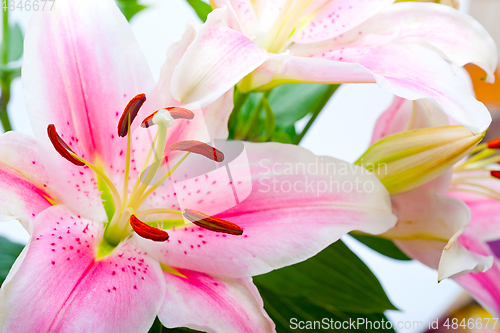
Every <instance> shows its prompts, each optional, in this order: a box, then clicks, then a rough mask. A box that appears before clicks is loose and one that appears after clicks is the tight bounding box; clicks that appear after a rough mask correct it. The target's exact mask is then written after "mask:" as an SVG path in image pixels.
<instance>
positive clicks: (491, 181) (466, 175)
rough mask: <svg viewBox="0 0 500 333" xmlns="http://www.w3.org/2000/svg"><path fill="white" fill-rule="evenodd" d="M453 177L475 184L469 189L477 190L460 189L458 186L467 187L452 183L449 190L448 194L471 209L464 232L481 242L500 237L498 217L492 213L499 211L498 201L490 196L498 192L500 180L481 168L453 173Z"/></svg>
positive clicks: (499, 203)
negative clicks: (469, 218) (469, 219)
mask: <svg viewBox="0 0 500 333" xmlns="http://www.w3.org/2000/svg"><path fill="white" fill-rule="evenodd" d="M454 178H455V179H457V180H460V178H462V179H467V181H468V183H469V184H471V185H476V186H474V187H470V189H472V190H476V191H478V192H475V193H473V192H467V191H460V188H464V189H465V190H467V189H469V188H468V187H466V186H459V187H456V186H455V185H453V184H452V186H451V189H450V192H449V195H450V196H453V197H454V198H457V199H459V200H462V201H463V202H465V203H466V204H467V206H468V207H469V208H470V210H471V216H472V218H471V222H470V224H469V225H468V226H467V230H466V234H467V235H469V236H471V237H473V238H474V239H477V240H478V241H482V242H487V241H492V240H497V239H500V228H498V219H497V216H496V214H495V213H494V212H498V211H500V201H498V200H497V199H495V198H493V197H491V196H490V195H491V194H492V193H495V192H496V193H499V192H500V180H499V179H497V178H493V177H490V172H489V171H481V170H471V171H461V172H460V173H457V174H455V175H454ZM482 191H484V192H482Z"/></svg>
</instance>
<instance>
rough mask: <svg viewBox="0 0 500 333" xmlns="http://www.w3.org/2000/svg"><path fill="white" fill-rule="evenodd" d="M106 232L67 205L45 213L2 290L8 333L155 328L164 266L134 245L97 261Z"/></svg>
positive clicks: (163, 284) (163, 287)
mask: <svg viewBox="0 0 500 333" xmlns="http://www.w3.org/2000/svg"><path fill="white" fill-rule="evenodd" d="M102 232H103V230H102V226H101V225H100V224H98V223H95V222H93V221H91V220H87V219H84V218H79V217H77V216H75V215H72V214H71V213H69V212H68V211H67V210H66V209H65V208H64V207H63V206H54V207H52V208H49V209H47V210H46V211H44V212H43V213H41V214H40V215H39V216H38V217H37V227H36V229H35V234H34V235H33V238H32V241H31V243H30V244H29V248H28V250H27V252H26V253H25V256H24V259H23V261H22V263H20V264H19V267H18V269H17V270H16V271H14V272H11V273H10V275H12V274H14V276H9V277H8V280H9V283H8V285H3V286H2V295H3V306H4V311H5V312H4V313H3V318H2V319H3V323H0V324H3V325H2V329H3V330H4V331H9V332H28V331H44V332H45V331H57V332H111V331H120V332H142V331H147V329H148V328H149V327H150V326H151V324H152V323H153V321H154V318H155V316H156V314H157V312H158V310H159V309H160V306H161V302H162V301H163V294H164V292H165V282H164V279H163V276H162V272H161V268H160V267H159V265H158V263H157V262H155V261H153V260H151V259H150V258H149V257H148V256H147V255H146V254H145V253H144V252H142V251H141V250H140V249H139V248H137V247H136V246H135V245H134V244H132V243H122V244H121V245H120V246H118V247H117V248H116V249H115V250H114V251H113V252H112V253H111V254H110V255H108V256H107V257H105V258H102V259H99V260H97V261H96V247H97V245H98V243H99V242H100V240H101V236H102ZM134 273H135V274H134Z"/></svg>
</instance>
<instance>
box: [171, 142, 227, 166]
mask: <svg viewBox="0 0 500 333" xmlns="http://www.w3.org/2000/svg"><path fill="white" fill-rule="evenodd" d="M170 150H181V151H188V152H190V153H195V154H199V155H203V156H205V157H206V158H209V159H211V160H213V161H216V162H222V161H224V154H223V153H222V152H221V151H220V150H219V149H217V148H215V147H212V146H209V145H207V144H206V143H203V142H200V141H196V140H184V141H178V142H175V143H173V144H172V145H171V146H170Z"/></svg>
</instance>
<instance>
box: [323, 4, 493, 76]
mask: <svg viewBox="0 0 500 333" xmlns="http://www.w3.org/2000/svg"><path fill="white" fill-rule="evenodd" d="M395 32H397V37H396V40H395V42H396V43H401V44H419V45H422V46H425V47H427V48H429V49H431V50H435V51H436V52H438V53H440V54H441V55H442V56H443V57H444V58H445V59H446V60H449V61H451V62H452V63H454V64H456V65H457V66H460V67H462V66H463V65H465V64H467V63H473V64H476V65H478V66H479V67H481V68H482V69H483V70H484V71H485V72H486V73H487V74H488V76H487V80H488V82H493V80H494V74H493V73H494V71H495V69H496V67H497V62H498V53H497V48H496V46H495V42H494V41H493V39H492V38H491V36H490V35H489V34H488V32H487V31H486V29H484V28H483V26H481V24H480V23H478V22H477V21H476V20H474V19H473V18H472V17H471V16H469V15H467V14H465V13H463V12H460V11H458V10H455V9H453V8H451V7H449V6H443V5H439V4H434V3H419V2H401V3H396V4H394V5H392V6H388V7H386V8H384V9H383V10H381V11H380V12H379V13H378V14H376V15H374V16H373V17H372V18H370V19H369V20H367V21H366V22H365V23H363V24H361V25H359V26H357V27H356V28H354V29H352V30H351V31H349V32H347V33H345V34H344V35H343V36H342V37H341V38H338V39H336V40H331V41H330V44H329V45H328V47H330V48H332V47H334V46H335V45H336V46H339V45H344V46H348V45H349V44H351V43H353V42H354V41H356V40H358V39H359V38H360V37H364V36H366V35H377V36H383V35H390V34H394V33H395ZM372 38H373V37H372ZM325 46H326V45H324V47H325Z"/></svg>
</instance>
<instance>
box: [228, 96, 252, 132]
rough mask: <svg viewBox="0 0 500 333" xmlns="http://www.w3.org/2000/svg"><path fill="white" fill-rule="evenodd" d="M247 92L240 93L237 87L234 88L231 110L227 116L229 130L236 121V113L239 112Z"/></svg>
mask: <svg viewBox="0 0 500 333" xmlns="http://www.w3.org/2000/svg"><path fill="white" fill-rule="evenodd" d="M248 95H249V94H245V93H241V92H240V91H239V90H238V88H237V87H235V88H234V97H233V103H234V106H233V111H232V112H231V115H230V116H229V121H228V127H229V129H230V130H231V129H232V128H233V126H234V123H235V122H236V119H237V117H238V114H239V113H240V110H241V107H242V106H243V105H244V104H245V102H246V100H247V98H248Z"/></svg>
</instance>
